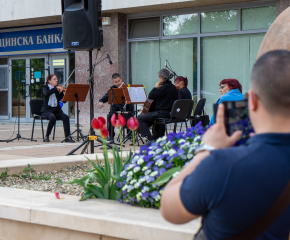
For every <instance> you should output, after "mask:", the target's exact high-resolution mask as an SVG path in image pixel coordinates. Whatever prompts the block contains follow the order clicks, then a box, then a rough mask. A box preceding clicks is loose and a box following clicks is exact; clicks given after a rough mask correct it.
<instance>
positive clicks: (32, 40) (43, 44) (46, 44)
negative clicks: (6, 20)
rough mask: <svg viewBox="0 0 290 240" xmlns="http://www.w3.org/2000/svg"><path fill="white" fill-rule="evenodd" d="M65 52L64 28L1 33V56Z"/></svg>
mask: <svg viewBox="0 0 290 240" xmlns="http://www.w3.org/2000/svg"><path fill="white" fill-rule="evenodd" d="M65 51H66V50H64V49H63V36H62V27H55V28H43V29H32V30H23V31H21V30H20V31H11V30H10V31H6V32H5V31H1V32H0V56H11V55H19V54H33V53H52V52H65Z"/></svg>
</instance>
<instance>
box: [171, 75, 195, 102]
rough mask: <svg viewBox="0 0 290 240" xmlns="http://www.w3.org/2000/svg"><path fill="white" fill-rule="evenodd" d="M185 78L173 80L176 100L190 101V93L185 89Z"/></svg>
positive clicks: (186, 83)
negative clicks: (176, 93) (176, 91)
mask: <svg viewBox="0 0 290 240" xmlns="http://www.w3.org/2000/svg"><path fill="white" fill-rule="evenodd" d="M187 85H188V80H187V77H182V76H180V77H178V78H175V80H174V86H175V87H176V88H177V90H178V99H191V93H190V91H189V90H188V88H187Z"/></svg>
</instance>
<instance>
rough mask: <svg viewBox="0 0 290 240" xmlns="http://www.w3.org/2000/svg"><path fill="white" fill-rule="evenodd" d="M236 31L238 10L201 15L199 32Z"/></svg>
mask: <svg viewBox="0 0 290 240" xmlns="http://www.w3.org/2000/svg"><path fill="white" fill-rule="evenodd" d="M237 30H238V10H228V11H219V12H207V13H201V32H202V33H213V32H228V31H237Z"/></svg>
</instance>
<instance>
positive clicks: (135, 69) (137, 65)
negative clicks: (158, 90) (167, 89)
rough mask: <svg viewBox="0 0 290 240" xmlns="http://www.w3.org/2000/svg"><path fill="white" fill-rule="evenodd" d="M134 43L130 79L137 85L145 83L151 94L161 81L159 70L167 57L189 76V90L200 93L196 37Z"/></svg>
mask: <svg viewBox="0 0 290 240" xmlns="http://www.w3.org/2000/svg"><path fill="white" fill-rule="evenodd" d="M130 46H131V47H130V56H131V61H130V67H131V69H130V70H131V71H130V80H131V82H132V83H133V84H143V85H145V90H146V93H147V94H148V93H149V92H150V91H151V89H152V88H153V87H154V85H155V84H156V82H157V81H158V75H157V73H158V71H159V70H160V69H161V68H163V67H164V63H165V61H166V60H167V61H168V62H169V64H170V66H171V68H172V70H173V71H175V72H176V74H177V75H178V76H186V77H187V78H188V89H189V90H190V91H191V92H192V93H194V94H196V91H197V90H196V86H197V84H196V83H197V40H196V38H190V39H174V40H162V41H146V42H135V43H131V45H130ZM172 80H173V79H172Z"/></svg>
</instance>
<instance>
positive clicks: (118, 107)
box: [99, 73, 134, 144]
mask: <svg viewBox="0 0 290 240" xmlns="http://www.w3.org/2000/svg"><path fill="white" fill-rule="evenodd" d="M112 80H113V84H114V85H113V86H111V87H110V88H111V89H112V88H120V87H121V86H122V85H123V84H124V83H123V82H122V78H121V76H120V74H119V73H114V74H113V75H112ZM108 101H109V90H108V91H107V92H106V94H105V95H104V96H103V97H102V98H101V99H100V100H99V106H100V108H102V107H104V103H106V102H108ZM124 108H125V109H124ZM120 111H121V112H122V111H128V112H129V114H126V115H125V116H124V117H125V119H126V120H128V119H129V118H130V117H131V116H132V114H133V111H134V106H133V105H132V104H128V105H126V106H125V104H122V103H120V104H113V106H112V107H111V109H110V112H109V114H108V115H107V128H108V132H109V135H108V137H107V142H108V143H111V144H112V143H114V137H115V131H114V127H112V124H111V117H112V115H113V113H116V112H120ZM112 129H113V130H112Z"/></svg>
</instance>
